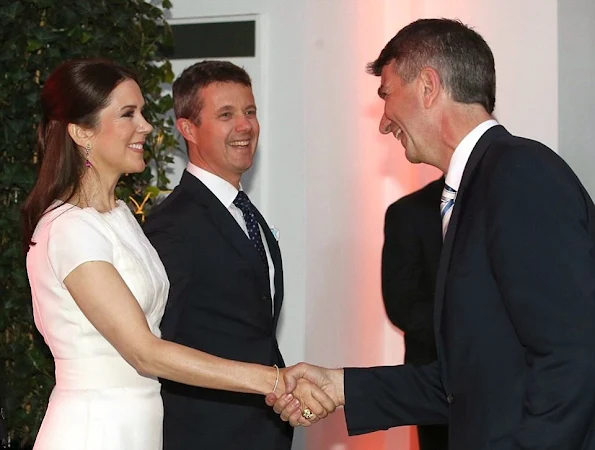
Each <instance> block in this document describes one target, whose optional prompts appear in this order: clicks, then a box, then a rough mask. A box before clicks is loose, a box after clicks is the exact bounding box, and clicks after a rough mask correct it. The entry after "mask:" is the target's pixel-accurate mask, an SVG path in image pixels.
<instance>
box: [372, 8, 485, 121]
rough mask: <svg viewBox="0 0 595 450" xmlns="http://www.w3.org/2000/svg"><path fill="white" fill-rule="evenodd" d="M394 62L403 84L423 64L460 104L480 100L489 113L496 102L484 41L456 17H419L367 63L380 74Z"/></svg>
mask: <svg viewBox="0 0 595 450" xmlns="http://www.w3.org/2000/svg"><path fill="white" fill-rule="evenodd" d="M387 64H394V66H395V70H396V71H397V73H398V74H399V76H400V77H401V78H402V80H403V82H404V83H409V82H411V81H412V80H413V79H414V78H415V77H416V76H417V75H419V73H420V71H421V70H422V69H423V68H424V67H432V68H434V69H435V70H436V71H437V72H438V74H439V75H440V81H441V83H442V86H443V87H444V88H445V89H446V91H447V92H448V93H449V94H450V95H451V97H452V99H453V100H454V101H456V102H460V103H466V104H471V103H479V104H480V105H482V106H483V107H484V108H485V109H486V111H487V112H488V113H490V114H491V113H492V112H493V111H494V106H495V103H496V70H495V65H494V55H493V54H492V51H491V50H490V47H489V46H488V44H487V43H486V41H485V40H484V39H483V38H482V37H481V36H480V35H479V34H478V33H477V32H475V31H474V30H472V29H471V28H469V27H468V26H466V25H464V24H463V23H461V22H460V21H458V20H450V19H420V20H416V21H415V22H412V23H410V24H409V25H407V26H406V27H404V28H403V29H401V30H400V31H399V32H398V33H397V34H396V36H395V37H393V38H392V39H391V40H390V41H389V42H388V44H386V46H385V47H384V49H383V50H382V52H380V56H379V57H378V58H377V59H376V60H375V61H373V62H371V63H369V64H368V66H367V71H368V73H370V74H373V75H376V76H379V75H380V74H381V72H382V69H383V68H384V67H385V66H386V65H387Z"/></svg>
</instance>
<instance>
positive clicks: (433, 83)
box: [419, 67, 442, 108]
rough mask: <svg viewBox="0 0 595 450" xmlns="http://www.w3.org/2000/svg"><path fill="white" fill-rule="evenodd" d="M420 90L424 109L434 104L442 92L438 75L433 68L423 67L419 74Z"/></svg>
mask: <svg viewBox="0 0 595 450" xmlns="http://www.w3.org/2000/svg"><path fill="white" fill-rule="evenodd" d="M419 79H420V81H421V88H422V90H423V103H424V106H425V107H426V108H429V107H430V106H432V105H433V104H434V102H435V101H436V98H437V97H438V95H439V94H440V91H441V90H442V83H441V80H440V75H439V74H438V72H437V71H436V69H434V68H433V67H424V68H423V69H421V72H420V73H419Z"/></svg>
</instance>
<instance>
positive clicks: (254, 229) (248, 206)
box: [233, 191, 269, 270]
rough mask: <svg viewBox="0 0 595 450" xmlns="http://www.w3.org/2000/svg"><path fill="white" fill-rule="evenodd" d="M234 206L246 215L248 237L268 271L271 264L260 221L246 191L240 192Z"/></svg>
mask: <svg viewBox="0 0 595 450" xmlns="http://www.w3.org/2000/svg"><path fill="white" fill-rule="evenodd" d="M233 204H234V205H236V206H237V207H238V208H240V211H242V214H243V215H244V221H245V222H246V228H247V229H248V237H250V240H251V241H252V244H253V245H254V248H256V251H257V252H258V254H259V255H260V257H261V258H262V261H263V262H264V266H265V267H266V269H267V270H268V268H269V264H268V262H267V254H266V252H265V250H264V245H263V243H262V238H261V236H260V227H259V226H258V221H257V220H256V216H255V215H254V205H253V204H252V202H251V201H250V199H249V198H248V196H247V195H246V193H245V192H244V191H239V192H238V195H237V197H236V198H235V200H234V201H233Z"/></svg>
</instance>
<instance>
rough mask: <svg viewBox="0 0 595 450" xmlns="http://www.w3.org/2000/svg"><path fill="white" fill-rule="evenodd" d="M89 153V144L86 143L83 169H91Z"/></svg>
mask: <svg viewBox="0 0 595 450" xmlns="http://www.w3.org/2000/svg"><path fill="white" fill-rule="evenodd" d="M90 152H91V144H90V143H89V142H87V143H86V144H85V167H91V161H89V153H90Z"/></svg>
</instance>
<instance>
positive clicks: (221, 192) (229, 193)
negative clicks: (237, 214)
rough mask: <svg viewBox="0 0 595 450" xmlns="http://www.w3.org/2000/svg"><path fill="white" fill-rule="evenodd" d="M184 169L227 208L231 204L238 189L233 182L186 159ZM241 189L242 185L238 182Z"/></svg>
mask: <svg viewBox="0 0 595 450" xmlns="http://www.w3.org/2000/svg"><path fill="white" fill-rule="evenodd" d="M186 171H187V172H188V173H190V174H191V175H193V176H195V177H196V178H198V179H199V180H200V181H201V182H202V183H203V184H204V185H205V186H206V187H207V188H208V189H209V190H210V191H211V192H212V193H213V194H214V195H215V197H217V198H218V199H219V201H220V202H221V203H223V206H225V207H226V208H227V209H229V207H230V206H231V205H232V204H233V201H234V200H235V198H236V197H237V195H238V190H237V189H236V188H235V186H234V185H233V184H231V183H229V182H228V181H225V180H224V179H223V178H221V177H218V176H217V175H215V174H213V173H211V172H208V171H206V170H204V169H201V168H200V167H198V166H196V165H194V164H192V163H191V162H190V161H188V165H187V166H186ZM241 189H242V185H241V184H240V190H241Z"/></svg>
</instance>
